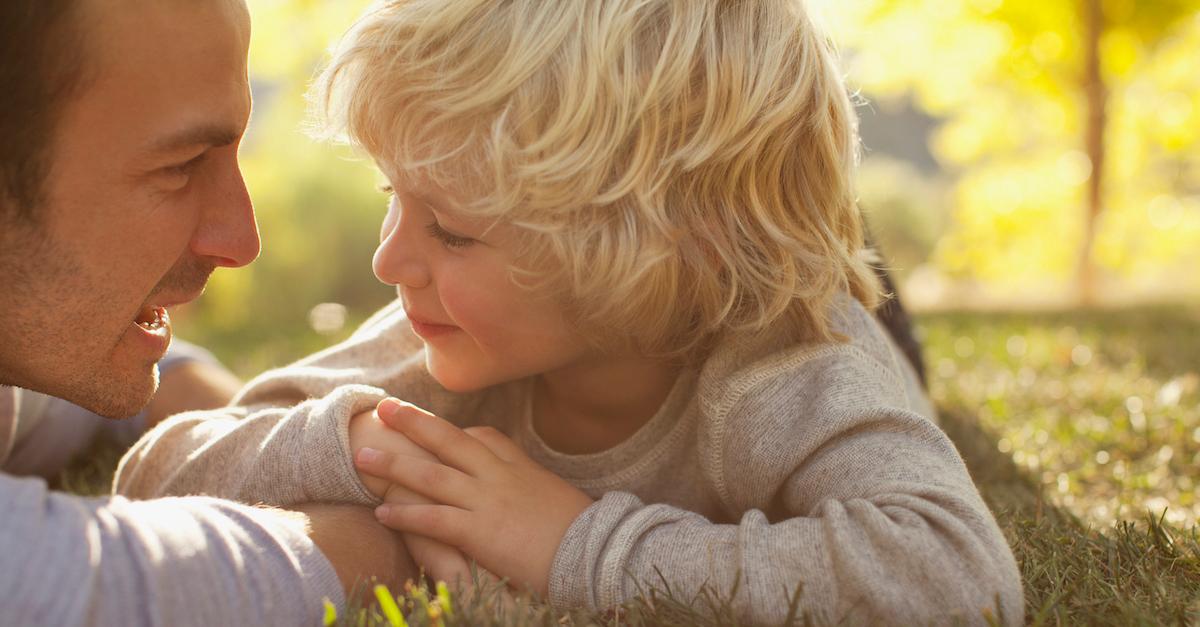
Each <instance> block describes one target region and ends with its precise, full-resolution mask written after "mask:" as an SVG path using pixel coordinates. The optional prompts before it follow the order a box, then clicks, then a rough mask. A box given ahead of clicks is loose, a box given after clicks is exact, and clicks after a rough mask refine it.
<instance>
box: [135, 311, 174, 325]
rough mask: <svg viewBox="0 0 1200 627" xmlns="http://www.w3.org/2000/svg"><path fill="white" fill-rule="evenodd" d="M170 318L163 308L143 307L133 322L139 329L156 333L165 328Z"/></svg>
mask: <svg viewBox="0 0 1200 627" xmlns="http://www.w3.org/2000/svg"><path fill="white" fill-rule="evenodd" d="M170 320H171V318H170V316H169V315H168V314H167V310H166V308H165V307H145V308H143V309H142V310H141V311H139V312H138V317H137V320H136V321H135V322H137V325H138V326H139V327H142V328H143V329H146V330H147V331H157V330H159V329H162V328H163V327H165V326H167V323H168V322H170Z"/></svg>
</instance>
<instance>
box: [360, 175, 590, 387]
mask: <svg viewBox="0 0 1200 627" xmlns="http://www.w3.org/2000/svg"><path fill="white" fill-rule="evenodd" d="M391 180H392V181H393V182H395V183H397V184H396V185H394V189H395V194H394V196H393V197H392V199H391V202H390V204H389V206H388V213H387V217H386V218H385V219H384V222H383V228H382V232H381V233H380V244H379V248H378V250H376V252H375V261H374V269H375V276H377V277H379V280H381V281H383V282H384V283H388V284H390V285H395V286H396V288H397V290H396V291H397V292H398V293H399V295H400V298H401V300H402V301H403V303H404V310H405V311H406V312H407V314H408V318H409V320H410V322H411V324H412V326H413V331H414V332H415V333H416V334H417V335H418V336H420V337H421V339H422V340H423V341H424V342H425V348H426V351H425V352H426V362H427V365H428V368H429V372H430V373H431V374H432V375H433V377H434V378H435V379H437V381H438V382H439V383H441V384H442V385H443V386H444V387H445V388H446V389H448V390H452V391H456V392H466V391H470V390H478V389H480V388H484V387H487V386H490V385H495V384H497V383H503V382H505V381H513V380H516V379H521V378H524V377H528V376H531V375H536V374H543V373H550V372H555V371H559V370H564V369H567V368H571V367H572V366H577V365H580V364H582V363H584V362H585V361H586V360H588V359H591V358H592V357H593V355H592V351H591V350H590V349H589V347H588V346H587V345H586V343H585V342H584V341H583V340H582V338H581V337H580V336H579V334H578V333H576V332H575V331H573V330H572V329H571V327H570V325H569V324H568V323H567V320H566V316H565V315H564V312H563V310H562V308H561V307H560V306H559V305H557V304H556V303H554V302H552V301H551V300H549V299H545V298H535V297H533V296H532V295H530V294H529V292H528V291H526V290H523V289H522V288H520V287H518V286H517V285H516V284H514V283H513V281H512V280H511V278H510V276H509V268H510V266H511V264H512V262H513V257H512V254H511V251H512V248H513V243H514V238H513V231H512V229H511V227H508V226H505V225H499V226H496V227H495V228H492V229H491V230H488V228H487V227H488V224H486V223H483V222H480V221H477V220H468V219H464V218H462V217H456V214H455V212H454V210H453V208H454V207H455V206H456V200H455V197H454V195H453V194H451V193H450V192H449V191H448V190H444V189H439V188H436V187H435V186H431V185H428V184H425V185H420V186H412V187H408V188H404V187H401V186H399V185H398V183H399V181H400V179H398V178H397V177H391Z"/></svg>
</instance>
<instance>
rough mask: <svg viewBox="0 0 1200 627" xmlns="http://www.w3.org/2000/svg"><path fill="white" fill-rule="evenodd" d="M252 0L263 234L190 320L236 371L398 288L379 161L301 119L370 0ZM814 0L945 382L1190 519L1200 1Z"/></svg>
mask: <svg viewBox="0 0 1200 627" xmlns="http://www.w3.org/2000/svg"><path fill="white" fill-rule="evenodd" d="M249 4H250V7H251V11H252V13H253V19H254V29H255V30H254V38H253V44H252V48H251V73H252V81H253V88H254V93H255V111H254V117H253V120H252V124H251V130H250V133H249V136H248V139H247V142H246V144H245V147H244V149H243V151H242V158H243V163H244V170H245V174H246V178H247V180H248V183H249V185H250V188H251V193H252V194H253V197H254V199H255V205H256V208H257V212H258V219H259V223H260V226H261V229H262V235H263V254H262V257H261V258H260V259H259V260H258V262H257V263H255V264H254V265H253V267H252V268H250V269H249V270H238V271H222V272H219V273H217V275H216V276H215V277H214V280H213V282H212V284H211V286H210V288H209V290H208V294H207V296H205V298H203V299H202V300H201V301H199V302H198V303H197V304H196V305H194V306H192V308H191V309H190V310H189V311H186V312H181V313H182V315H181V316H180V318H181V324H180V325H179V328H180V334H181V335H182V336H184V337H187V338H189V339H192V340H195V341H198V342H199V343H201V344H204V345H207V346H209V347H210V348H212V349H213V350H214V351H215V352H216V353H217V354H218V355H219V356H220V357H221V358H222V359H223V360H225V361H226V363H228V364H229V365H230V366H231V367H232V368H233V369H234V370H235V371H236V372H238V373H239V374H240V375H242V376H251V375H253V374H256V373H258V372H261V371H262V370H264V369H266V368H269V367H272V366H277V365H282V364H283V363H285V362H286V361H289V360H291V359H293V358H295V357H298V356H300V355H303V354H306V353H308V352H311V351H313V350H315V349H318V348H321V347H324V346H326V345H328V344H330V343H331V342H333V341H335V340H336V339H338V338H341V337H344V335H345V334H346V333H347V332H348V331H349V330H350V329H351V328H353V326H354V325H355V324H357V322H359V321H361V320H362V319H363V318H364V317H365V316H366V315H368V314H369V313H370V312H371V311H372V310H374V309H375V308H377V307H378V306H380V305H382V304H384V303H385V302H387V301H388V300H390V298H391V297H392V296H393V295H394V292H393V291H392V290H391V289H390V288H388V287H386V286H383V285H380V284H379V283H378V282H377V281H376V280H375V278H374V277H373V276H372V274H371V270H370V260H371V255H372V253H373V250H374V245H375V243H376V241H377V234H378V226H379V222H380V220H381V218H382V217H383V212H384V202H385V201H384V196H383V195H382V194H381V193H379V192H378V191H376V185H377V183H378V182H379V179H378V175H377V174H376V173H375V172H374V171H373V170H372V169H371V167H370V166H369V164H368V163H366V162H364V161H363V160H362V159H359V158H356V157H355V156H354V155H353V154H352V153H351V152H349V151H348V150H346V149H344V148H336V147H330V146H324V145H318V144H315V143H313V142H312V141H311V140H310V139H308V137H307V136H306V135H305V134H304V132H303V126H304V120H305V109H306V104H305V101H304V92H305V90H306V87H307V83H308V81H309V80H310V78H311V77H312V76H313V73H314V71H315V69H316V68H317V67H319V65H320V64H321V62H322V61H323V59H324V58H325V55H326V50H327V48H328V46H329V45H330V44H331V42H332V41H334V40H335V38H336V37H337V36H338V35H339V34H340V33H341V32H342V31H344V30H345V29H346V28H347V27H348V26H349V25H350V24H351V23H352V22H353V20H354V18H355V17H356V16H357V14H358V13H359V12H360V11H361V10H362V9H363V8H364V7H365V6H366V5H367V4H368V3H367V2H365V1H364V0H249ZM814 7H816V8H819V10H820V11H821V12H822V13H823V14H824V16H825V19H826V20H827V22H828V24H829V26H830V29H831V30H832V31H833V32H834V34H835V37H836V38H837V40H838V41H839V43H840V45H841V46H842V48H843V51H844V55H845V64H846V71H847V76H848V79H849V82H850V84H851V86H852V88H853V89H855V90H856V91H858V92H859V94H860V99H861V100H862V105H861V107H860V113H861V116H862V134H863V138H864V144H865V154H864V160H863V164H862V169H861V180H860V193H861V200H862V206H863V209H864V211H865V212H866V214H867V216H868V219H869V222H870V225H871V229H872V231H873V232H874V235H875V239H876V241H877V242H878V243H879V245H880V247H881V250H882V252H883V255H884V258H885V259H886V260H887V261H888V263H889V264H890V265H891V267H892V268H893V271H894V272H895V274H896V276H897V278H898V280H899V285H900V292H901V294H902V295H903V296H904V298H905V299H906V302H907V304H908V305H909V306H910V307H912V308H913V309H914V310H916V311H918V312H919V313H918V321H919V323H920V327H921V328H920V332H921V333H922V334H923V335H924V337H926V339H927V341H928V342H929V347H928V357H929V362H930V363H929V366H930V375H931V389H932V391H933V393H934V396H935V398H936V399H937V400H938V401H939V403H940V404H941V405H942V406H943V408H948V409H949V410H956V411H964V412H970V413H971V415H974V416H978V420H979V421H980V423H981V424H982V425H984V426H985V427H986V428H987V429H989V431H990V432H992V433H994V434H995V435H996V439H997V445H996V446H997V447H998V448H999V449H1000V451H1001V452H1004V453H1011V454H1012V455H1013V457H1014V459H1015V460H1016V461H1017V463H1018V464H1019V465H1022V466H1023V467H1025V468H1027V469H1029V470H1030V471H1031V472H1032V473H1034V474H1035V475H1036V476H1037V477H1039V478H1040V480H1041V481H1043V483H1044V484H1045V485H1046V486H1048V490H1049V491H1050V492H1052V493H1053V494H1056V495H1057V498H1058V499H1059V502H1060V503H1062V504H1065V505H1066V506H1068V507H1071V508H1073V510H1074V511H1076V512H1078V513H1080V514H1082V515H1084V516H1087V517H1090V519H1093V520H1098V521H1105V520H1111V519H1112V518H1114V517H1117V516H1123V515H1134V516H1136V514H1137V511H1138V509H1139V508H1144V507H1150V508H1152V509H1156V510H1161V509H1163V508H1166V507H1168V506H1170V507H1171V511H1169V512H1168V514H1169V517H1170V518H1171V519H1172V520H1177V521H1195V520H1196V519H1197V517H1198V515H1200V510H1198V509H1197V505H1196V503H1195V501H1196V498H1195V496H1196V495H1195V489H1196V486H1195V485H1194V484H1193V483H1192V479H1191V477H1195V476H1200V413H1198V412H1197V411H1196V410H1194V409H1190V408H1194V407H1198V406H1200V391H1198V388H1200V376H1197V368H1198V367H1197V362H1198V361H1200V359H1197V358H1196V357H1195V354H1196V353H1195V352H1191V351H1195V350H1200V339H1198V334H1200V307H1198V304H1200V62H1198V59H1200V2H1198V1H1197V0H1143V1H1135V0H904V1H888V0H821V1H818V2H815V3H814ZM948 311H950V312H963V311H967V312H976V313H970V314H962V313H946V312H948ZM997 311H1003V312H1009V313H1005V314H1003V316H1002V317H997V315H998V314H995V313H994V312H997ZM1105 311H1108V312H1112V313H1111V315H1108V316H1107V317H1105V316H1104V314H1103V312H1105ZM980 312H984V313H980ZM986 312H992V313H986ZM1011 312H1018V313H1011ZM1019 312H1041V313H1037V314H1031V313H1019ZM1096 312H1101V313H1099V314H1097V313H1096ZM1097 315H1099V316H1101V317H1099V318H1098V317H1096V316H1097ZM989 316H991V317H989ZM1129 329H1135V330H1134V331H1129ZM1114 330H1115V331H1114ZM1127 331H1128V332H1127ZM1166 333H1169V334H1170V335H1169V336H1166V335H1163V334H1166ZM1181 335H1182V337H1180V336H1181ZM1151 344H1153V347H1151V346H1150V345H1151ZM1171 347H1174V348H1173V349H1172V348H1171ZM1151 348H1154V349H1155V350H1159V353H1156V352H1153V350H1151ZM1148 351H1149V352H1148ZM1173 351H1174V352H1173ZM1179 351H1183V352H1184V353H1186V354H1179ZM1160 353H1161V354H1160ZM1080 441H1084V442H1086V443H1087V445H1086V446H1080V445H1079V444H1078V442H1080Z"/></svg>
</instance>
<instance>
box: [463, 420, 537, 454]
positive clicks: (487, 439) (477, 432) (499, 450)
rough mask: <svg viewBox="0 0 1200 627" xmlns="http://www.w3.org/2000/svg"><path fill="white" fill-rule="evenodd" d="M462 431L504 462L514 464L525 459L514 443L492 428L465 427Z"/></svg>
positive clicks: (519, 448) (522, 452)
mask: <svg viewBox="0 0 1200 627" xmlns="http://www.w3.org/2000/svg"><path fill="white" fill-rule="evenodd" d="M463 431H466V432H467V435H470V436H471V437H473V438H475V439H476V440H479V441H480V442H483V445H484V446H486V447H488V449H490V450H491V451H492V453H493V454H494V455H495V456H496V457H499V458H500V459H503V460H504V461H506V462H514V461H517V460H519V459H523V458H524V457H525V451H522V450H521V447H519V446H517V443H516V442H513V441H512V440H511V439H509V437H508V436H506V435H504V434H503V433H501V432H500V431H498V430H496V429H495V428H493V427H467V428H466V429H463Z"/></svg>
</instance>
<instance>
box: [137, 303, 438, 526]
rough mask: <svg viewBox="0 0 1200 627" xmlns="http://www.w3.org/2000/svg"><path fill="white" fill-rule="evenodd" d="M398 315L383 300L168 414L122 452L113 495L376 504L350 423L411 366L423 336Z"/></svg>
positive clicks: (380, 398) (397, 312) (251, 501)
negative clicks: (345, 335) (199, 405)
mask: <svg viewBox="0 0 1200 627" xmlns="http://www.w3.org/2000/svg"><path fill="white" fill-rule="evenodd" d="M402 314H403V310H402V309H399V308H398V306H396V305H392V306H389V307H385V308H384V309H383V310H381V311H380V312H379V313H378V314H376V315H375V316H374V317H373V318H372V319H371V320H369V321H368V322H367V323H365V324H364V325H363V326H362V327H361V328H360V329H359V330H358V331H357V332H356V333H355V334H354V335H353V336H352V337H351V338H350V339H349V340H347V341H346V342H343V343H342V344H339V345H338V346H334V347H331V348H330V349H327V350H325V351H322V352H320V353H317V354H315V355H312V356H309V357H307V358H305V359H303V360H300V361H299V362H297V363H295V364H292V365H290V366H287V367H285V368H280V369H277V370H273V371H270V372H267V373H264V374H263V375H261V376H259V377H256V378H255V379H254V380H253V381H251V382H250V383H249V384H247V386H246V387H245V388H243V389H242V391H241V392H239V393H238V395H237V397H236V398H235V399H234V400H233V402H232V403H231V405H230V406H229V407H225V408H222V409H216V410H205V411H196V412H187V413H184V414H179V415H177V416H173V417H171V418H169V419H167V420H165V421H163V422H162V423H161V424H159V425H158V426H156V427H155V428H154V429H153V430H151V431H150V432H149V433H147V434H146V435H145V436H143V437H142V439H141V440H139V441H138V442H137V443H135V444H134V445H133V447H132V448H131V449H130V450H129V451H128V452H127V453H126V454H125V457H124V458H123V459H122V460H121V463H120V465H119V466H118V468H117V473H116V476H115V477H114V484H113V491H114V493H116V494H122V495H125V496H129V497H133V498H155V497H160V496H172V495H191V494H204V495H208V496H217V497H221V498H229V499H234V500H238V501H242V502H248V503H267V504H270V505H277V506H288V505H293V504H296V503H307V502H327V503H345V504H357V505H371V504H375V503H377V502H378V500H377V499H376V498H375V497H374V496H373V495H372V494H371V493H370V492H369V491H367V489H366V488H365V487H364V486H363V485H362V483H361V482H360V481H359V479H358V473H357V471H356V470H355V468H354V466H353V463H352V458H351V454H350V441H349V431H348V425H349V422H350V418H351V417H353V416H354V415H356V414H358V413H360V412H363V411H368V410H370V409H373V408H374V407H375V405H376V404H378V403H379V401H380V400H382V399H384V398H385V397H386V393H385V392H384V390H383V389H382V388H381V387H378V386H379V385H380V384H381V383H383V382H385V381H389V380H392V379H396V378H397V377H398V373H404V372H408V371H410V370H413V368H412V364H411V363H410V362H413V361H415V358H414V357H413V356H412V353H413V352H414V347H415V346H419V342H418V341H415V340H414V338H412V336H411V333H409V334H407V335H406V334H404V333H402V332H401V331H402V330H404V329H406V328H407V323H406V322H405V321H404V319H403V317H401V316H402ZM422 363H423V362H422ZM367 384H370V385H367Z"/></svg>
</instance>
